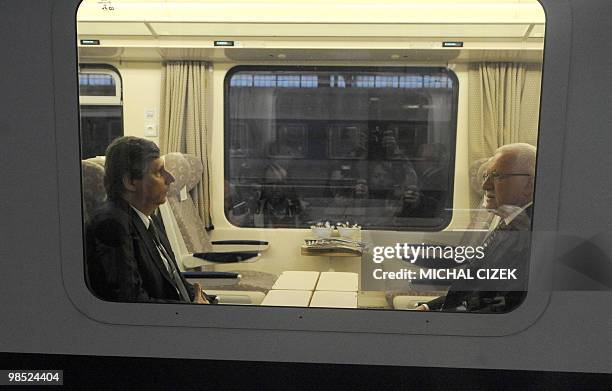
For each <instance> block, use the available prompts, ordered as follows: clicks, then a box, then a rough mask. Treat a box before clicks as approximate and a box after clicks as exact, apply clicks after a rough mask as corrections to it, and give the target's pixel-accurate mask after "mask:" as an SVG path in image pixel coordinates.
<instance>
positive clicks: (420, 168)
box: [409, 143, 449, 217]
mask: <svg viewBox="0 0 612 391" xmlns="http://www.w3.org/2000/svg"><path fill="white" fill-rule="evenodd" d="M415 168H416V172H417V174H418V177H419V183H420V200H419V205H418V206H417V207H416V208H412V210H410V212H409V213H410V216H411V217H440V216H441V215H442V214H443V213H444V210H445V207H446V203H447V200H448V174H449V172H448V169H449V167H448V153H447V151H446V147H445V146H444V144H441V143H433V144H421V145H420V146H419V149H418V152H417V160H416V161H415Z"/></svg>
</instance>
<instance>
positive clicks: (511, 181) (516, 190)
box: [417, 144, 536, 312]
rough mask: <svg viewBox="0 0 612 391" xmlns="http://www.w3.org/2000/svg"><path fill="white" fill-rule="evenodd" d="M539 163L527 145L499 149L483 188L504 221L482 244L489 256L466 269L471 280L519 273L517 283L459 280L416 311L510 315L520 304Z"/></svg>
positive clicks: (525, 284) (486, 255)
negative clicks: (484, 274) (486, 273)
mask: <svg viewBox="0 0 612 391" xmlns="http://www.w3.org/2000/svg"><path fill="white" fill-rule="evenodd" d="M535 162H536V149H535V147H533V146H531V145H529V144H509V145H505V146H502V147H500V148H498V149H497V151H496V152H495V155H494V156H493V158H492V161H491V163H490V166H489V168H488V170H487V172H486V173H485V176H484V179H485V180H484V183H483V189H484V190H485V198H486V199H487V200H489V201H490V202H488V204H491V205H496V210H495V213H496V214H497V215H498V216H499V217H500V221H499V224H498V225H497V226H496V227H495V228H494V229H493V230H492V231H491V232H490V233H489V235H488V236H487V237H486V238H485V240H484V243H483V247H484V253H485V256H484V257H483V258H482V259H475V260H473V261H472V262H471V263H469V264H467V265H465V266H462V268H463V269H465V271H467V272H469V273H470V275H471V276H473V277H475V276H476V275H477V271H478V270H482V269H488V270H494V269H510V270H511V269H516V277H517V279H501V280H497V279H473V280H470V279H456V280H454V282H453V283H452V284H451V286H450V288H449V290H448V293H447V294H446V296H442V297H439V298H437V299H434V300H432V301H430V302H428V303H427V304H423V305H420V306H419V307H417V309H418V310H422V311H427V310H442V311H471V312H508V311H511V310H512V309H514V308H516V307H517V306H518V305H519V304H520V303H521V301H522V300H523V298H524V297H525V294H526V287H527V272H528V260H529V250H530V241H531V234H530V229H531V216H532V210H533V206H532V204H533V189H534V175H535Z"/></svg>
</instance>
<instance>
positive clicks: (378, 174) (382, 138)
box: [225, 66, 459, 230]
mask: <svg viewBox="0 0 612 391" xmlns="http://www.w3.org/2000/svg"><path fill="white" fill-rule="evenodd" d="M458 87H459V86H458V83H457V81H456V78H455V77H454V75H453V74H452V72H451V71H449V70H447V69H443V68H321V67H319V68H314V67H312V68H308V67H300V68H293V69H292V68H269V69H263V68H261V67H247V66H242V67H239V70H237V71H233V72H231V73H230V74H229V76H228V77H227V78H226V88H227V94H226V103H227V106H226V125H225V129H226V131H225V132H226V133H225V137H226V140H230V141H229V142H230V145H229V148H226V162H227V165H226V167H227V169H226V180H227V181H228V183H229V187H228V188H226V191H227V192H228V193H227V194H226V197H225V200H226V205H225V210H226V214H227V216H228V218H229V219H230V221H231V222H232V223H233V224H235V225H238V226H242V227H282V228H303V227H309V226H311V225H313V224H316V223H320V222H325V221H331V222H349V223H350V224H359V225H360V226H361V227H363V228H366V229H393V230H440V229H442V228H443V227H444V226H445V225H446V224H448V222H449V221H450V217H451V211H450V210H451V207H452V194H453V186H452V172H453V171H452V170H453V167H454V154H453V151H454V150H455V132H456V109H457V99H458ZM245 129H248V131H245ZM236 145H241V146H244V145H248V151H246V150H244V151H242V152H241V154H237V153H236V150H237V149H236V148H235V146H236ZM429 151H435V152H436V153H435V154H433V155H432V154H429ZM431 173H435V174H436V175H435V177H434V176H432V175H431ZM237 205H239V206H240V211H236V210H235V209H236V206H237ZM238 212H240V214H238Z"/></svg>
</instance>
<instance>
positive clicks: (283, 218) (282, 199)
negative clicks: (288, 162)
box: [255, 163, 307, 228]
mask: <svg viewBox="0 0 612 391" xmlns="http://www.w3.org/2000/svg"><path fill="white" fill-rule="evenodd" d="M304 209H305V205H304V203H303V202H302V201H301V200H300V199H299V197H298V196H297V194H296V192H295V189H294V188H293V186H292V185H290V184H289V182H288V172H287V169H285V168H284V167H282V166H281V165H280V164H279V163H270V164H269V165H268V167H266V170H265V172H264V180H263V185H262V190H261V196H260V200H259V208H258V210H257V212H256V216H255V226H256V227H270V228H273V227H299V226H300V225H301V223H302V222H303V221H306V220H307V218H306V217H305V213H304Z"/></svg>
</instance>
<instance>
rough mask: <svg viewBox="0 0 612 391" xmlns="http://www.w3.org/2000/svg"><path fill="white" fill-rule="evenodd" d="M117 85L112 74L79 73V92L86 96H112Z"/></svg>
mask: <svg viewBox="0 0 612 391" xmlns="http://www.w3.org/2000/svg"><path fill="white" fill-rule="evenodd" d="M116 89H117V86H116V85H115V79H114V78H113V76H112V75H109V74H103V73H81V74H79V94H80V95H83V96H85V95H87V96H114V95H116Z"/></svg>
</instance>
